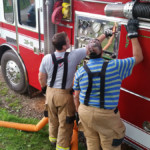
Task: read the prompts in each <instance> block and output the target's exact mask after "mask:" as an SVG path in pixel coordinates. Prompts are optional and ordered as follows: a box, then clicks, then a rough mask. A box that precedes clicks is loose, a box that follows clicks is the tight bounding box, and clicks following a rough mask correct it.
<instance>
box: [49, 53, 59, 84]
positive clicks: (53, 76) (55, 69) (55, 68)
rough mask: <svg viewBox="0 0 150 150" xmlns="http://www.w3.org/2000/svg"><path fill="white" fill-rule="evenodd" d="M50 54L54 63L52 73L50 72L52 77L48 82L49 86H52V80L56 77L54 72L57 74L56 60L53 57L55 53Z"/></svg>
mask: <svg viewBox="0 0 150 150" xmlns="http://www.w3.org/2000/svg"><path fill="white" fill-rule="evenodd" d="M51 56H52V60H53V63H54V70H53V74H52V79H51V82H50V87H53V86H54V82H55V79H56V74H57V68H58V62H57V60H56V57H55V54H54V53H53V54H51Z"/></svg>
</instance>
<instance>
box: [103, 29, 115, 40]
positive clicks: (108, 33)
mask: <svg viewBox="0 0 150 150" xmlns="http://www.w3.org/2000/svg"><path fill="white" fill-rule="evenodd" d="M104 34H105V36H106V38H107V37H111V36H112V35H113V31H112V28H108V29H106V30H104Z"/></svg>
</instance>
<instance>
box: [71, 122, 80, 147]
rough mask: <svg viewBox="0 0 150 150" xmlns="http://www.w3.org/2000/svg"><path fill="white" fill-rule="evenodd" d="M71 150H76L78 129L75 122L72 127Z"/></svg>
mask: <svg viewBox="0 0 150 150" xmlns="http://www.w3.org/2000/svg"><path fill="white" fill-rule="evenodd" d="M71 150H78V127H77V124H76V121H75V122H74V127H73V135H72V140H71Z"/></svg>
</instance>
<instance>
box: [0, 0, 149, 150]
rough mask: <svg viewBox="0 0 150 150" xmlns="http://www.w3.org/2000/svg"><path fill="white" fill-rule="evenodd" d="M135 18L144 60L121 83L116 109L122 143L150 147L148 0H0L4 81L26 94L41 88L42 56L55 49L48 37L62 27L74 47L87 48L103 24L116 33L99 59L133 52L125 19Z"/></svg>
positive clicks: (136, 146) (117, 56)
mask: <svg viewBox="0 0 150 150" xmlns="http://www.w3.org/2000/svg"><path fill="white" fill-rule="evenodd" d="M131 18H138V19H139V21H140V23H139V30H138V32H139V41H140V44H141V47H142V49H143V54H144V61H143V62H142V63H140V64H138V65H137V66H136V67H134V69H133V73H132V75H131V76H129V77H128V78H126V79H125V80H124V81H123V83H122V86H121V93H120V100H119V110H120V114H121V118H122V120H123V122H124V124H125V126H126V137H125V140H124V141H125V142H126V143H127V144H129V145H131V146H132V147H134V148H135V149H137V150H138V149H141V150H149V149H150V88H149V86H150V49H149V43H150V0H136V1H131V0H0V62H1V70H2V74H3V77H4V79H5V81H6V83H7V84H8V86H9V87H10V88H11V89H12V90H14V91H16V92H18V93H24V92H26V91H27V90H28V89H29V86H32V87H34V88H36V89H38V90H41V87H40V84H39V82H38V72H39V66H40V63H41V60H42V58H43V56H44V55H46V54H48V53H52V52H54V48H53V46H52V42H51V38H52V36H53V35H54V34H55V33H57V32H61V31H65V32H66V33H67V34H68V36H69V38H70V42H71V48H70V49H69V50H68V51H72V50H74V49H76V48H79V47H85V45H86V44H87V43H88V41H89V40H90V39H92V38H97V37H98V36H99V35H100V34H102V33H103V32H104V30H105V29H107V28H113V29H114V32H115V34H114V35H113V36H112V37H110V38H107V39H106V40H105V41H104V42H103V43H102V47H103V50H104V54H103V58H104V59H107V60H111V59H116V58H119V59H122V58H126V57H130V56H132V45H131V41H130V39H129V38H128V37H127V32H126V24H127V21H128V19H131Z"/></svg>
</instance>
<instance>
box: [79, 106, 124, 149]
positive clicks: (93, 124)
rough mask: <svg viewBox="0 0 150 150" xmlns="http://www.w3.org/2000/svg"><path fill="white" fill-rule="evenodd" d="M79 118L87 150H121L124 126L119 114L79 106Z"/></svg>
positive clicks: (112, 111)
mask: <svg viewBox="0 0 150 150" xmlns="http://www.w3.org/2000/svg"><path fill="white" fill-rule="evenodd" d="M78 112H79V117H80V121H81V124H79V127H80V126H82V127H83V132H84V135H85V137H86V141H87V147H88V150H101V148H102V149H103V150H121V143H122V141H123V138H124V136H125V126H124V124H123V123H122V121H121V119H120V114H119V112H117V113H115V112H114V110H106V109H100V108H96V107H90V106H85V105H83V104H80V106H79V110H78Z"/></svg>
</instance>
